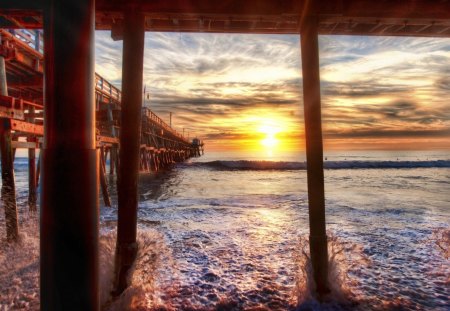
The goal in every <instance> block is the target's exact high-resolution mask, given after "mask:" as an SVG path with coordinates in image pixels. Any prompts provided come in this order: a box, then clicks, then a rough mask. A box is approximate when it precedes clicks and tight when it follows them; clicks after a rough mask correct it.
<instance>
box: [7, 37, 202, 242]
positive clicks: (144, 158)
mask: <svg viewBox="0 0 450 311" xmlns="http://www.w3.org/2000/svg"><path fill="white" fill-rule="evenodd" d="M0 38H1V41H0V57H1V58H2V61H3V67H2V68H4V70H3V71H0V80H1V81H2V85H3V86H2V89H1V90H2V93H1V95H0V147H1V154H2V158H1V167H2V173H3V175H2V182H3V183H2V185H3V189H4V190H3V192H2V199H3V202H4V205H5V206H7V207H8V210H7V211H6V213H7V217H6V220H7V221H10V223H8V225H7V228H8V232H7V236H8V240H14V239H16V238H17V233H18V230H17V225H16V224H17V216H16V215H17V208H16V203H15V184H14V171H13V169H14V167H13V161H14V155H15V153H16V149H27V150H28V159H29V200H28V202H29V206H30V210H32V211H33V210H36V204H37V186H38V184H39V175H40V173H39V171H40V166H41V163H40V161H41V159H40V158H39V159H38V164H37V165H36V149H40V148H41V147H42V142H43V136H44V100H43V84H44V82H43V75H44V70H43V63H44V56H43V35H42V31H39V30H15V29H10V30H7V29H0ZM0 66H2V65H0ZM121 96H122V92H121V91H120V90H119V89H118V88H117V87H115V86H114V85H112V84H111V83H110V82H108V81H107V80H106V79H105V78H103V77H102V76H100V75H98V74H95V114H96V133H95V134H96V137H95V141H96V149H97V150H98V153H99V155H98V156H99V163H100V165H99V182H100V185H101V190H102V193H103V198H104V203H105V205H107V206H111V201H110V198H109V194H108V193H109V191H108V189H107V183H106V178H105V175H106V173H107V172H106V163H107V162H108V160H109V168H110V170H109V174H117V173H118V171H119V157H118V152H119V150H120V139H119V137H120V130H121V118H120V116H121V107H122V103H121V100H122V98H121ZM74 117H75V116H74ZM140 137H141V141H140V149H139V151H140V152H139V153H140V154H139V159H140V161H139V171H140V172H142V173H149V172H157V171H159V170H161V169H164V168H167V167H169V166H171V165H172V164H174V163H177V162H182V161H185V160H186V159H189V158H191V157H196V156H200V155H201V154H202V153H203V144H198V142H196V143H195V144H194V143H193V142H189V141H188V140H187V139H186V138H185V137H184V136H183V135H181V134H180V133H178V132H177V131H175V130H174V129H173V128H172V127H170V126H169V125H168V124H167V123H166V122H164V121H163V120H162V119H161V118H160V117H158V116H157V115H156V114H155V113H153V112H152V111H151V110H150V109H149V108H146V107H144V108H142V111H141V134H140Z"/></svg>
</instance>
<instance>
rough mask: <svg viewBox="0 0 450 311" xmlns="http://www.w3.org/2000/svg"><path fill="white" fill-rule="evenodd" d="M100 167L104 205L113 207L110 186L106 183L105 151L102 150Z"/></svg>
mask: <svg viewBox="0 0 450 311" xmlns="http://www.w3.org/2000/svg"><path fill="white" fill-rule="evenodd" d="M99 156H100V165H99V174H100V186H101V189H102V194H103V203H105V206H108V207H111V199H110V197H109V191H108V185H107V183H106V165H105V162H106V161H105V157H106V155H105V149H104V148H103V147H102V148H100V155H99Z"/></svg>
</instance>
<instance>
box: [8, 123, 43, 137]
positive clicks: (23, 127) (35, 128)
mask: <svg viewBox="0 0 450 311" xmlns="http://www.w3.org/2000/svg"><path fill="white" fill-rule="evenodd" d="M4 120H5V119H4ZM9 122H10V129H11V130H13V131H16V132H22V133H28V134H33V135H37V136H43V135H44V126H42V125H37V124H33V123H29V122H25V121H20V120H11V119H9Z"/></svg>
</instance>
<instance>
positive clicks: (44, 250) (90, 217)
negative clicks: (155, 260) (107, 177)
mask: <svg viewBox="0 0 450 311" xmlns="http://www.w3.org/2000/svg"><path fill="white" fill-rule="evenodd" d="M44 36H45V41H44V42H45V44H44V49H45V107H44V118H45V128H44V131H45V135H44V143H43V149H42V184H41V229H40V230H41V237H40V241H41V246H40V254H41V256H40V265H41V274H40V283H41V284H40V298H41V306H40V307H41V310H98V309H99V287H98V283H99V281H98V278H99V275H98V269H99V268H98V221H99V219H98V217H99V216H98V188H97V174H98V167H97V150H96V142H95V133H96V132H95V105H94V60H93V52H94V51H93V39H94V0H64V1H50V2H49V4H48V7H47V8H46V10H45V11H44Z"/></svg>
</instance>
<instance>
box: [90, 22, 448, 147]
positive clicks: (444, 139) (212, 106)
mask: <svg viewBox="0 0 450 311" xmlns="http://www.w3.org/2000/svg"><path fill="white" fill-rule="evenodd" d="M299 40H300V38H299V36H295V35H293V36H289V35H229V34H186V33H181V34H180V33H147V34H146V40H145V60H144V84H145V89H146V91H147V93H148V96H149V99H145V105H146V106H149V107H150V108H151V109H152V110H153V111H154V112H156V113H157V114H158V115H159V116H160V117H162V118H163V119H164V120H166V121H167V122H168V119H169V112H172V113H173V119H172V120H173V121H172V123H173V127H174V128H175V129H176V130H178V131H179V132H182V131H183V129H184V131H185V135H188V134H189V135H190V137H191V138H192V137H193V136H199V137H200V138H202V139H204V140H205V142H206V144H207V145H208V146H209V149H210V150H211V149H216V150H221V149H247V150H252V149H263V148H278V149H286V150H288V149H303V148H304V140H303V136H304V123H303V101H302V75H301V60H300V48H299V46H300V43H299ZM320 57H321V68H320V73H321V80H322V114H323V129H324V138H325V147H326V148H327V149H444V148H450V39H434V38H433V39H427V38H394V37H350V36H321V37H320ZM95 58H96V71H97V72H98V73H99V74H100V75H102V76H104V77H105V78H107V79H108V80H110V81H111V82H113V83H114V84H116V85H117V86H119V87H120V86H121V59H122V42H121V41H118V42H114V41H112V40H111V38H110V34H109V32H100V31H99V32H96V56H95Z"/></svg>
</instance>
